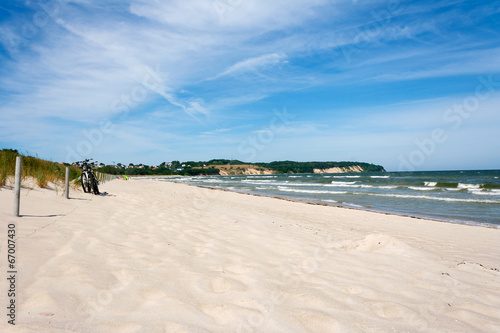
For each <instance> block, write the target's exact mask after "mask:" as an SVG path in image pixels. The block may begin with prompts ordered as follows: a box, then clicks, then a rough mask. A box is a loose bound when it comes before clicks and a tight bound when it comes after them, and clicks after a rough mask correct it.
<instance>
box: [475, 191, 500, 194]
mask: <svg viewBox="0 0 500 333" xmlns="http://www.w3.org/2000/svg"><path fill="white" fill-rule="evenodd" d="M470 193H472V194H475V195H500V191H498V190H497V191H494V190H491V191H481V190H477V191H474V190H472V191H470Z"/></svg>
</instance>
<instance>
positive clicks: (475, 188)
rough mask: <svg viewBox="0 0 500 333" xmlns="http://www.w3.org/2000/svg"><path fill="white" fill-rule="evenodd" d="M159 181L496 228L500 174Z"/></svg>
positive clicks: (499, 221) (499, 210) (499, 222)
mask: <svg viewBox="0 0 500 333" xmlns="http://www.w3.org/2000/svg"><path fill="white" fill-rule="evenodd" d="M159 179H160V180H162V181H171V182H179V183H187V184H192V185H197V186H203V187H211V188H219V189H226V190H230V191H234V192H242V193H251V194H256V195H264V196H272V197H281V198H289V199H290V198H291V199H296V200H304V201H309V202H315V203H321V204H326V205H333V206H342V207H347V208H354V209H362V210H368V211H377V212H383V213H391V214H397V215H404V216H412V217H419V218H427V219H433V220H439V221H445V222H452V223H461V224H469V225H478V226H485V227H491V228H500V170H479V171H422V172H373V173H344V174H275V175H243V176H196V177H187V176H182V177H168V178H159Z"/></svg>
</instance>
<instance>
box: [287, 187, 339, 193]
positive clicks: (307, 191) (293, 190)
mask: <svg viewBox="0 0 500 333" xmlns="http://www.w3.org/2000/svg"><path fill="white" fill-rule="evenodd" d="M278 190H279V191H282V192H295V193H311V194H346V193H347V192H345V191H319V190H301V189H296V188H289V187H283V186H278Z"/></svg>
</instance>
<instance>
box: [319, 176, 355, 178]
mask: <svg viewBox="0 0 500 333" xmlns="http://www.w3.org/2000/svg"><path fill="white" fill-rule="evenodd" d="M329 177H331V176H329ZM360 177H361V176H333V178H360ZM325 178H326V177H325Z"/></svg>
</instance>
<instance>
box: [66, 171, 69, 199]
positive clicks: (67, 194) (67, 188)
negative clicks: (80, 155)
mask: <svg viewBox="0 0 500 333" xmlns="http://www.w3.org/2000/svg"><path fill="white" fill-rule="evenodd" d="M66 199H69V167H66Z"/></svg>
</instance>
